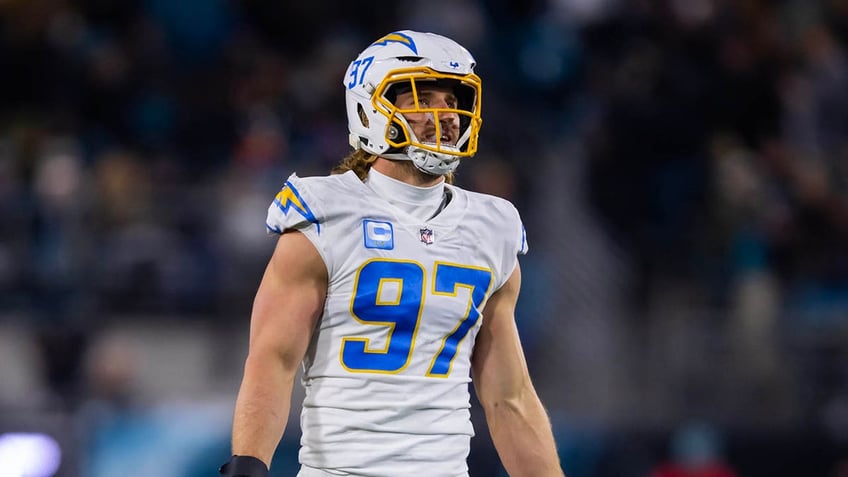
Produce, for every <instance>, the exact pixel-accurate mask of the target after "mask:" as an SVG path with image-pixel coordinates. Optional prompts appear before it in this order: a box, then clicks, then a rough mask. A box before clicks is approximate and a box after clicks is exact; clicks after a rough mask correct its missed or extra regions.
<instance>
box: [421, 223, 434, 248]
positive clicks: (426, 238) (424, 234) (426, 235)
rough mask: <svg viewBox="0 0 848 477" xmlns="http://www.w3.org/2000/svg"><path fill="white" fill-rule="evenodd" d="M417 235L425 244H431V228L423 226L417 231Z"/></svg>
mask: <svg viewBox="0 0 848 477" xmlns="http://www.w3.org/2000/svg"><path fill="white" fill-rule="evenodd" d="M418 235H419V236H420V237H421V241H422V242H424V243H426V244H427V245H432V243H433V230H432V229H428V228H427V227H424V228H423V229H421V230H419V231H418Z"/></svg>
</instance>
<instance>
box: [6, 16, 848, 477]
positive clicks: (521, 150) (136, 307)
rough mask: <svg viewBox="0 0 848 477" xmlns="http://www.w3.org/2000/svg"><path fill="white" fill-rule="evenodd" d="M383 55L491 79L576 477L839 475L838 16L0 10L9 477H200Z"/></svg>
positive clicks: (846, 302)
mask: <svg viewBox="0 0 848 477" xmlns="http://www.w3.org/2000/svg"><path fill="white" fill-rule="evenodd" d="M401 28H411V29H420V30H428V31H435V32H439V33H442V34H446V35H448V36H451V37H453V38H455V39H456V40H458V41H459V42H461V43H463V44H464V45H465V46H467V47H468V48H469V49H470V50H471V51H472V52H473V53H474V54H475V55H476V56H477V59H478V61H479V68H478V72H479V73H480V75H481V76H482V77H483V80H484V100H483V104H484V127H483V132H482V137H481V147H480V153H479V154H478V157H476V158H475V159H473V160H468V161H467V162H465V163H464V165H463V166H462V167H461V168H460V171H459V175H458V182H459V183H460V184H461V185H464V186H467V187H470V188H473V189H476V190H480V191H484V192H490V193H494V194H498V195H501V196H504V197H507V198H510V199H511V200H513V201H514V202H515V203H516V205H517V206H518V207H519V210H520V211H521V212H522V214H523V218H524V220H525V222H526V227H527V231H528V237H529V240H530V244H531V253H530V254H529V255H528V256H527V257H525V258H524V259H523V262H522V263H523V267H524V276H525V284H524V290H523V295H522V298H521V302H520V304H519V316H518V320H519V325H520V328H521V333H522V335H523V339H524V341H525V346H526V348H527V349H526V351H527V355H528V360H529V363H530V367H531V370H532V374H533V376H534V379H535V380H536V384H537V387H538V388H539V392H540V394H541V395H542V398H543V400H544V401H545V403H546V404H547V406H548V408H549V410H550V413H551V415H552V419H553V422H554V426H555V430H556V433H557V436H558V439H559V446H560V452H561V455H562V459H563V463H564V466H565V469H566V471H567V474H568V475H569V477H606V476H624V477H629V476H634V477H641V476H645V477H671V476H682V475H698V476H703V477H707V476H727V475H738V476H751V477H756V476H764V477H775V476H800V477H818V476H823V477H845V476H846V475H848V49H847V48H848V1H846V0H547V1H546V0H490V1H483V0H420V1H417V0H398V1H393V2H386V1H373V2H368V3H367V4H365V3H362V4H360V2H343V1H310V2H286V1H270V0H268V1H263V0H179V1H173V0H77V1H72V0H0V475H2V476H15V477H18V476H22V475H27V476H37V477H47V476H51V475H54V474H55V475H56V476H59V477H116V476H150V475H156V476H159V477H171V476H173V477H201V476H213V475H215V468H216V466H217V465H218V464H219V463H221V462H222V461H223V460H225V459H226V458H227V455H228V450H229V449H228V438H229V425H230V416H231V412H232V406H233V401H234V399H235V395H236V391H237V387H238V382H239V379H240V372H241V366H242V360H243V358H244V356H245V351H246V344H247V337H246V333H247V324H248V318H249V312H250V306H251V300H252V296H253V293H254V291H255V288H256V286H257V284H258V281H259V277H260V274H261V271H262V268H263V267H264V264H265V261H266V260H267V258H268V257H269V255H270V252H271V249H272V247H273V240H272V239H271V238H268V237H266V236H265V230H264V226H263V221H264V216H265V211H266V207H267V205H268V204H269V202H270V200H271V199H272V198H273V196H274V194H275V192H276V191H277V190H278V188H279V187H280V186H281V184H282V182H283V181H284V179H285V177H286V176H287V175H288V174H289V173H290V172H292V171H297V172H298V173H299V174H300V175H302V176H304V175H314V174H324V173H326V171H328V169H329V168H330V167H331V166H332V165H333V164H334V163H335V162H336V161H337V160H338V159H339V158H340V157H342V156H343V155H344V154H346V152H347V146H346V124H345V117H344V101H343V88H342V86H341V82H342V76H343V74H344V71H345V68H346V66H347V64H348V62H349V61H350V60H351V59H352V58H354V56H355V55H356V53H358V51H359V50H361V49H362V48H363V47H364V46H365V45H367V44H368V42H369V41H372V40H373V39H375V38H378V37H380V36H381V35H383V34H385V33H386V32H389V31H393V30H396V29H401ZM295 399H297V396H296V397H295ZM474 420H475V424H476V427H477V430H478V433H479V436H478V438H477V439H475V440H474V441H473V450H472V455H471V458H470V463H471V470H472V475H473V476H477V477H487V476H501V475H505V474H503V473H502V471H501V470H500V467H499V464H498V461H497V456H496V454H495V453H494V450H493V448H492V446H491V442H490V441H489V440H487V439H488V438H487V434H486V430H485V425H484V421H483V420H482V417H481V416H480V414H479V410H478V411H477V414H475V417H474ZM290 429H291V430H290V433H289V434H288V435H287V437H286V438H285V439H284V441H283V443H282V444H281V446H280V450H279V453H278V457H277V459H276V460H275V469H274V475H276V476H282V475H293V470H292V469H293V468H295V458H294V455H295V452H296V447H297V439H298V436H297V419H296V418H294V419H292V420H291V421H290ZM706 462H720V463H723V465H724V469H721V468H718V467H714V468H713V470H711V471H710V470H704V471H703V473H699V474H683V473H675V472H678V471H679V470H680V468H687V469H695V468H698V466H702V470H703V465H704V463H706ZM675 466H677V467H675ZM722 472H725V473H722ZM727 472H732V473H727Z"/></svg>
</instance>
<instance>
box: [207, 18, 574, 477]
mask: <svg viewBox="0 0 848 477" xmlns="http://www.w3.org/2000/svg"><path fill="white" fill-rule="evenodd" d="M474 66H475V60H474V58H473V57H472V56H471V54H470V53H469V52H468V51H467V50H466V49H465V48H463V47H462V46H460V45H459V44H457V43H456V42H454V41H453V40H450V39H448V38H445V37H443V36H439V35H436V34H432V33H420V32H414V31H398V32H394V33H391V34H389V35H386V36H385V37H383V38H381V39H379V40H377V41H376V42H374V43H372V44H371V45H370V46H368V47H367V48H366V49H365V50H364V51H363V52H362V53H361V54H360V55H359V56H358V57H357V58H356V59H355V60H354V61H353V62H352V63H351V64H350V66H349V67H348V69H347V73H346V75H345V77H344V81H343V83H344V86H345V88H346V103H347V118H348V125H349V130H350V144H351V146H352V148H353V152H352V153H351V154H350V155H349V156H348V157H347V158H345V159H344V160H343V161H342V162H341V163H340V164H339V166H338V167H336V169H335V170H334V171H333V174H331V175H328V176H322V177H304V178H300V177H298V176H297V175H294V174H293V175H291V176H290V177H289V178H288V180H287V181H286V182H285V185H284V186H283V187H282V190H281V191H280V192H279V194H277V196H276V199H275V200H274V201H273V203H272V204H271V206H270V207H269V210H268V218H267V227H268V230H269V231H271V232H273V233H276V234H279V239H278V242H277V246H276V248H275V250H274V253H273V255H272V257H271V259H270V262H269V264H268V267H267V269H266V271H265V275H264V277H263V278H262V282H261V284H260V286H259V289H258V292H257V295H256V299H255V302H254V307H253V314H252V317H251V327H250V346H249V353H248V357H247V360H246V363H245V368H244V377H243V380H242V384H241V389H240V391H239V395H238V399H237V402H236V408H235V416H234V422H233V436H232V446H233V449H232V450H233V454H234V455H233V457H232V459H231V460H230V461H229V462H228V463H227V464H225V465H224V466H223V467H222V468H221V473H222V475H225V476H230V477H234V476H246V477H264V476H267V475H268V466H269V465H270V464H271V457H272V456H273V454H274V451H275V449H276V447H277V445H278V443H279V441H280V439H281V437H282V434H283V432H284V430H285V427H286V421H287V417H288V415H289V410H290V405H291V403H290V401H291V391H292V386H293V381H294V379H295V375H296V373H297V370H298V367H299V366H301V365H302V366H303V376H302V385H303V387H304V389H305V398H304V402H303V407H302V414H301V429H302V438H301V449H300V453H299V461H300V464H301V467H300V473H299V474H298V475H299V476H300V477H316V476H321V477H329V476H370V477H398V476H428V477H441V476H444V477H457V476H467V475H468V466H467V463H466V459H467V456H468V453H469V446H470V439H471V437H472V436H473V435H474V430H473V429H472V425H471V421H470V411H469V409H470V395H469V388H468V386H469V383H470V382H472V377H473V384H474V386H475V389H476V391H477V395H478V396H479V399H480V402H481V403H482V406H483V408H484V410H485V415H486V420H487V424H488V426H489V430H490V433H491V436H492V438H493V441H494V444H495V447H496V448H497V451H498V453H499V456H500V458H501V460H502V462H503V464H504V466H505V468H506V470H507V471H508V472H509V474H510V475H511V476H532V477H548V476H563V472H562V470H561V467H560V462H559V458H558V456H557V452H556V447H555V443H554V438H553V434H552V431H551V425H550V422H549V419H548V416H547V413H546V411H545V409H544V408H543V406H542V403H541V402H540V400H539V398H538V396H537V393H536V391H535V390H534V387H533V384H532V383H531V380H530V377H529V374H528V370H527V366H526V362H525V360H524V355H523V351H522V348H521V343H520V341H519V337H518V333H517V332H516V326H515V319H514V310H515V305H516V300H517V299H518V294H519V288H520V283H521V273H520V270H519V264H518V257H517V256H518V255H520V254H524V253H526V252H527V242H526V239H525V235H524V229H523V226H522V223H521V219H520V217H519V214H518V212H517V211H516V209H515V207H514V206H513V205H512V204H511V203H509V202H508V201H507V200H504V199H502V198H498V197H493V196H489V195H484V194H479V193H474V192H470V191H466V190H463V189H461V188H459V187H456V186H454V185H452V184H451V183H450V182H451V177H452V173H453V171H454V170H455V169H456V167H457V165H458V164H459V162H460V160H461V159H462V158H466V157H471V156H473V155H474V154H475V152H476V151H477V138H478V133H479V131H480V126H481V117H480V113H481V83H480V78H479V77H478V76H477V75H475V74H474Z"/></svg>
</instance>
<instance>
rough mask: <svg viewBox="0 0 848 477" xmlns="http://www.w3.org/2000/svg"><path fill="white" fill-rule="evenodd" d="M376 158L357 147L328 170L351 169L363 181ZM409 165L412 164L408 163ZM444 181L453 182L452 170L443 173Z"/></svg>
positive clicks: (341, 172) (374, 155) (339, 171)
mask: <svg viewBox="0 0 848 477" xmlns="http://www.w3.org/2000/svg"><path fill="white" fill-rule="evenodd" d="M376 160H377V155H376V154H371V153H370V152H365V151H364V150H362V149H357V150H355V151H353V152H351V153H350V154H348V155H347V156H345V157H344V158H343V159H342V160H341V161H340V162H339V163H338V164H336V165H335V166H334V167H333V169H332V170H331V171H330V173H331V174H344V173H345V172H347V171H353V172H355V173H356V176H357V177H359V180H361V181H364V180H365V178H367V177H368V170H369V169H371V166H372V165H373V164H374V161H376ZM410 166H411V167H414V166H412V164H410ZM445 182H447V183H448V184H453V172H449V173H447V174H445Z"/></svg>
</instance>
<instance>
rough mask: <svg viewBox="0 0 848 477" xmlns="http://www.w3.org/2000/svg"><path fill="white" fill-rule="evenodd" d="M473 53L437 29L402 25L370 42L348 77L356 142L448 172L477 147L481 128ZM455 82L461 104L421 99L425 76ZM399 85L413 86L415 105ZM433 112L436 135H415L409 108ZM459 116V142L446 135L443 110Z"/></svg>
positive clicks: (433, 171)
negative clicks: (405, 100)
mask: <svg viewBox="0 0 848 477" xmlns="http://www.w3.org/2000/svg"><path fill="white" fill-rule="evenodd" d="M475 64H476V62H475V61H474V57H473V56H471V53H469V52H468V50H466V49H465V48H463V47H462V46H461V45H460V44H458V43H456V42H455V41H453V40H451V39H449V38H445V37H443V36H441V35H436V34H434V33H421V32H415V31H409V30H404V31H397V32H394V33H389V34H388V35H386V36H384V37H383V38H380V39H379V40H377V41H375V42H374V43H372V44H371V45H370V46H369V47H368V48H366V49H365V50H364V51H363V52H362V53H360V54H359V56H358V57H357V58H356V59H355V60H354V61H353V62H352V63H351V64H350V66H349V67H348V69H347V73H346V74H345V78H344V81H343V83H344V85H345V87H346V88H347V91H346V92H345V103H346V106H347V123H348V129H349V130H350V145H351V146H352V147H353V148H354V149H363V150H365V151H367V152H369V153H371V154H376V155H379V156H381V157H385V158H388V159H394V160H411V161H412V162H413V164H415V166H416V167H417V168H418V169H420V170H422V171H424V172H427V173H429V174H433V175H443V174H447V173H449V172H451V171H453V170H454V169H456V166H457V165H458V164H459V159H460V158H462V157H470V156H473V155H474V154H475V153H476V152H477V135H478V134H479V132H480V125H481V124H482V119H481V118H480V105H481V104H480V93H481V83H480V77H478V76H477V75H475V74H474V66H475ZM431 81H432V82H438V83H440V85H448V86H450V87H451V88H453V91H454V95H455V96H456V97H457V103H458V104H457V106H456V109H448V108H430V107H428V106H426V105H422V104H421V103H419V101H418V91H419V88H420V87H421V84H422V82H431ZM399 91H412V94H413V98H414V103H415V106H413V109H398V108H397V107H396V106H395V104H394V103H395V98H396V97H397V95H398V92H399ZM409 113H427V114H429V115H430V118H431V119H432V120H433V122H434V124H435V128H436V134H435V141H433V142H424V141H421V140H420V139H419V138H417V137H415V134H414V133H413V131H412V128H411V127H410V126H409V123H408V122H407V120H406V118H405V117H404V114H409ZM446 113H447V114H456V115H458V116H459V123H460V131H459V138H458V140H457V141H456V144H447V143H443V142H442V141H443V140H442V134H441V132H440V127H441V125H440V121H439V115H440V114H442V115H444V114H446Z"/></svg>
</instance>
